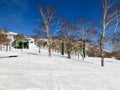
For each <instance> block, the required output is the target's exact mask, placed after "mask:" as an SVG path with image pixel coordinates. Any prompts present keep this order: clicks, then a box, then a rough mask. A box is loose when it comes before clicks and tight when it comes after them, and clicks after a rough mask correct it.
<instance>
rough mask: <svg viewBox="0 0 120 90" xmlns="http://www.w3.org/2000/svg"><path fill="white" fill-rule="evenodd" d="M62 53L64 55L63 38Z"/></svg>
mask: <svg viewBox="0 0 120 90" xmlns="http://www.w3.org/2000/svg"><path fill="white" fill-rule="evenodd" d="M61 55H64V40H62V51H61Z"/></svg>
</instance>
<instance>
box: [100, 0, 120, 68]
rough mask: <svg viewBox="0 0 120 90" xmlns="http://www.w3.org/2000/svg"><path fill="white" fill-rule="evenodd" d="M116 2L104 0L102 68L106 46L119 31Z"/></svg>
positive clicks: (101, 37) (101, 38) (101, 42)
mask: <svg viewBox="0 0 120 90" xmlns="http://www.w3.org/2000/svg"><path fill="white" fill-rule="evenodd" d="M115 1H116V0H102V3H101V7H102V29H101V30H102V31H101V35H100V41H99V45H100V51H101V66H102V67H103V66H104V49H103V48H104V45H105V42H107V41H108V40H109V39H110V38H111V37H112V35H114V34H115V32H116V31H117V27H118V24H119V11H120V9H119V5H116V4H115Z"/></svg>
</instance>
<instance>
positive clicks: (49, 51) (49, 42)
mask: <svg viewBox="0 0 120 90" xmlns="http://www.w3.org/2000/svg"><path fill="white" fill-rule="evenodd" d="M48 56H49V57H51V41H50V37H48Z"/></svg>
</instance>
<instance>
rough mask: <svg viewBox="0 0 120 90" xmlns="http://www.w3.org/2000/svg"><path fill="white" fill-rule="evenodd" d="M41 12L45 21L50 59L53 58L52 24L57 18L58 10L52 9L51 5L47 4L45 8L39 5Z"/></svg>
mask: <svg viewBox="0 0 120 90" xmlns="http://www.w3.org/2000/svg"><path fill="white" fill-rule="evenodd" d="M39 10H40V13H41V16H42V19H43V23H44V26H45V30H46V33H47V38H48V52H49V57H50V56H51V36H50V24H51V23H52V20H53V18H54V17H55V13H56V8H55V7H52V6H51V5H50V4H47V5H46V7H44V6H43V5H42V4H39Z"/></svg>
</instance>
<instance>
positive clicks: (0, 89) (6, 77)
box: [0, 45, 120, 90]
mask: <svg viewBox="0 0 120 90" xmlns="http://www.w3.org/2000/svg"><path fill="white" fill-rule="evenodd" d="M10 55H18V57H11V58H8V57H7V56H10ZM0 90H120V61H117V60H114V59H108V58H106V59H105V67H101V66H100V58H90V57H87V58H86V59H85V61H83V60H82V59H81V58H80V60H79V61H78V59H77V56H72V59H67V58H66V56H61V55H60V54H57V53H55V52H53V53H52V57H48V55H47V50H45V49H42V50H41V53H38V48H37V47H36V46H33V45H31V47H30V49H29V50H22V51H21V50H14V49H12V50H11V51H8V52H6V51H0Z"/></svg>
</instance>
